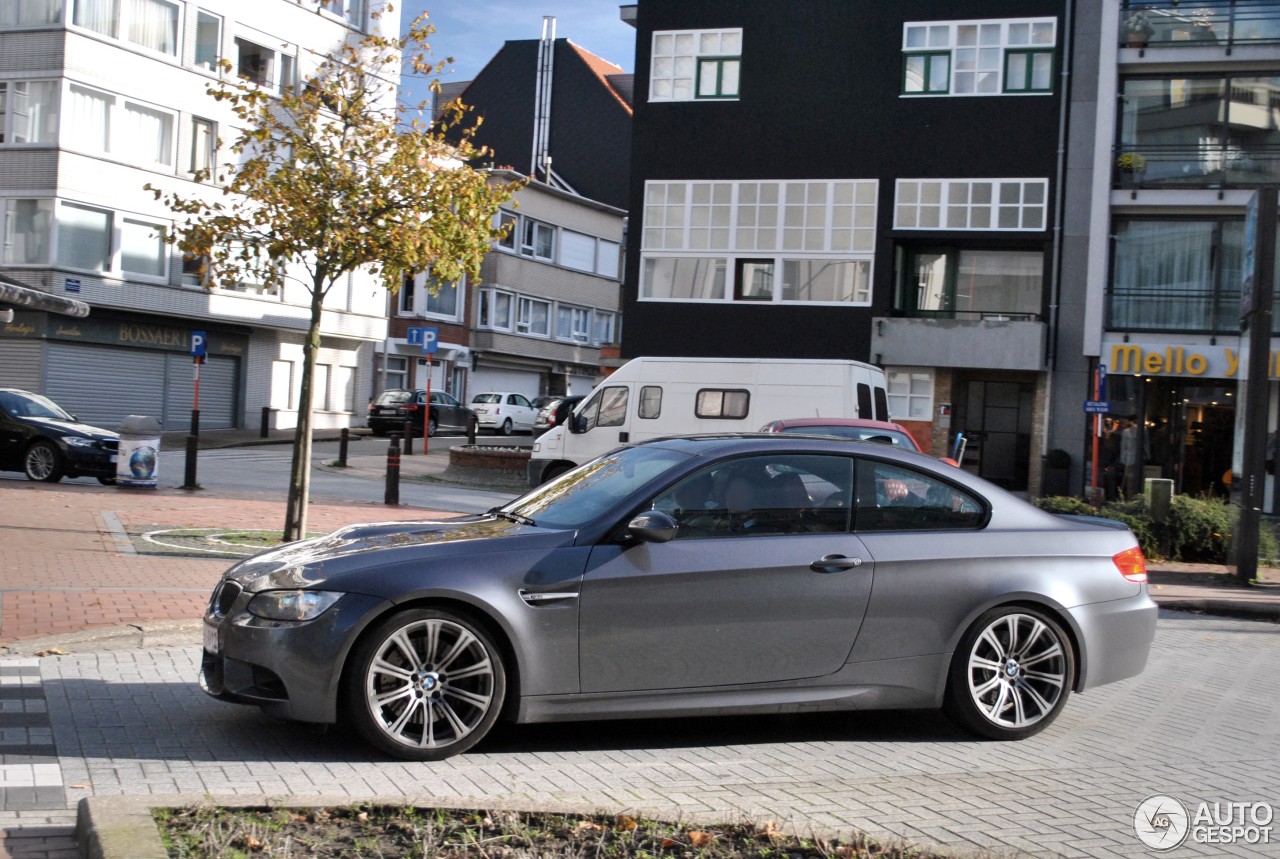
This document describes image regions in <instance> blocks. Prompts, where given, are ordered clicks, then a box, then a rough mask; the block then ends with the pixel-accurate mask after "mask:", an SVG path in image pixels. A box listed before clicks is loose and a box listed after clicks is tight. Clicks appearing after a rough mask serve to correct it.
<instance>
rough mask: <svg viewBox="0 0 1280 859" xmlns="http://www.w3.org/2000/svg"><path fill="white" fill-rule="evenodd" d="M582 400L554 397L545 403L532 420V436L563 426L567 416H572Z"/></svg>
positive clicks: (579, 398) (578, 397) (576, 397)
mask: <svg viewBox="0 0 1280 859" xmlns="http://www.w3.org/2000/svg"><path fill="white" fill-rule="evenodd" d="M582 400H583V397H580V396H575V397H555V398H553V399H551V400H550V401H548V402H547V403H545V404H544V405H543V406H542V408H541V409H540V410H539V411H538V416H537V417H536V418H534V421H533V434H534V435H535V436H537V435H542V434H543V433H544V432H546V431H547V430H550V429H555V428H556V427H558V426H563V425H564V422H565V421H567V420H568V419H569V415H571V414H573V410H574V408H576V407H577V405H578V403H580V402H582ZM535 402H536V401H535Z"/></svg>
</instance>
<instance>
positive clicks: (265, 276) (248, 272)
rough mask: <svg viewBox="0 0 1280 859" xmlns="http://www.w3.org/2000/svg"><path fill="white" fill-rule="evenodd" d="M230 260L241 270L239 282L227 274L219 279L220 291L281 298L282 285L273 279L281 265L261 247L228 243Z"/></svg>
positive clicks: (235, 241) (233, 240)
mask: <svg viewBox="0 0 1280 859" xmlns="http://www.w3.org/2000/svg"><path fill="white" fill-rule="evenodd" d="M228 245H229V254H230V258H231V259H232V260H233V261H234V262H235V263H236V264H237V265H239V266H240V267H241V268H240V270H239V271H238V272H237V273H236V274H237V276H238V277H239V280H231V279H230V278H229V277H227V276H226V275H225V274H224V275H223V276H222V277H220V278H219V279H218V289H224V290H228V291H230V292H247V293H249V294H251V295H264V296H274V297H277V298H278V297H279V296H280V283H279V281H278V280H277V279H275V278H273V277H272V274H273V273H274V272H276V271H278V270H279V268H280V264H279V263H278V262H276V261H274V260H271V259H270V258H269V257H268V256H267V254H266V251H265V250H264V249H262V248H261V247H256V246H251V245H247V244H245V243H244V242H243V241H237V240H235V239H232V240H231V241H230V242H228Z"/></svg>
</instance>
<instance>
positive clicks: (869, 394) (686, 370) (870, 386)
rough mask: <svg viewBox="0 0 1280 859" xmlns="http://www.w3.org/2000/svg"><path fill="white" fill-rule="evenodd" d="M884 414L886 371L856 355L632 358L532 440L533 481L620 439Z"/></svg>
mask: <svg viewBox="0 0 1280 859" xmlns="http://www.w3.org/2000/svg"><path fill="white" fill-rule="evenodd" d="M803 417H842V418H872V419H875V420H882V421H887V420H889V399H888V394H887V392H886V390H885V379H884V371H883V370H881V369H880V368H879V367H876V366H873V365H871V364H864V363H862V362H861V361H837V360H804V359H777V358H633V359H632V360H630V361H628V362H627V363H626V364H624V365H622V366H621V367H619V368H618V369H617V370H616V371H615V372H614V374H613V375H612V376H610V377H609V378H607V379H605V380H604V381H603V382H601V383H600V384H599V385H597V386H596V388H595V390H593V391H592V392H591V395H590V396H588V397H587V398H586V399H585V400H583V401H582V403H581V405H579V406H578V408H577V409H575V410H574V415H573V417H572V418H570V419H569V420H568V421H566V422H565V425H564V426H559V427H556V428H555V429H553V430H551V431H550V432H548V433H546V434H545V435H542V436H540V437H539V438H538V440H537V441H535V442H534V443H533V455H532V457H531V458H530V460H529V485H530V486H538V485H539V484H541V483H543V482H545V481H547V480H550V479H551V478H553V477H556V476H557V475H560V474H563V473H564V472H566V471H568V470H569V469H571V468H574V467H575V466H578V465H581V464H582V463H584V462H587V461H588V460H591V459H594V458H595V457H597V456H599V455H600V454H602V453H605V452H607V451H609V450H612V449H613V448H615V447H617V446H618V445H619V444H625V443H627V442H637V441H643V440H645V439H650V438H657V437H658V436H666V435H687V434H689V433H708V432H711V433H714V432H754V431H755V430H758V429H759V428H760V427H761V426H763V425H764V424H766V423H768V422H769V421H775V420H782V419H784V418H803Z"/></svg>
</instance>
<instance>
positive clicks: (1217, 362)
mask: <svg viewBox="0 0 1280 859" xmlns="http://www.w3.org/2000/svg"><path fill="white" fill-rule="evenodd" d="M1267 370H1268V373H1269V375H1270V376H1271V378H1273V379H1280V352H1274V351H1273V352H1272V353H1271V354H1270V356H1269V357H1268V359H1267ZM1107 371H1108V372H1110V373H1120V374H1122V375H1142V376H1205V377H1208V378H1212V379H1234V378H1235V377H1236V374H1238V373H1239V372H1240V352H1239V350H1238V349H1228V348H1226V347H1223V348H1221V349H1200V348H1198V347H1194V346H1151V345H1142V344H1137V343H1113V344H1111V361H1110V363H1109V364H1108V365H1107Z"/></svg>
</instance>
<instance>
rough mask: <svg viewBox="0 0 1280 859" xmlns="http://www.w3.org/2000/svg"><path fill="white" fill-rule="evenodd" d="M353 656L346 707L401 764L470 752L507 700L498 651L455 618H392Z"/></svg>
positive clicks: (412, 614)
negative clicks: (403, 761)
mask: <svg viewBox="0 0 1280 859" xmlns="http://www.w3.org/2000/svg"><path fill="white" fill-rule="evenodd" d="M352 658H353V660H354V661H353V663H352V668H353V670H352V672H351V674H350V675H349V682H348V684H347V688H346V705H347V710H348V713H349V714H350V716H351V719H352V722H353V724H354V726H355V728H356V730H357V731H358V732H359V733H360V735H361V736H363V737H364V739H365V740H366V741H368V742H369V743H370V744H372V745H374V746H376V747H377V748H379V749H381V750H382V751H384V752H387V753H388V754H391V755H394V756H396V757H399V758H404V759H406V760H417V761H438V760H442V759H444V758H447V757H451V756H453V755H456V754H460V753H461V752H464V751H466V750H467V749H469V748H471V747H472V746H474V745H475V744H476V743H478V742H480V740H481V739H483V738H484V736H485V734H487V733H488V732H489V729H490V728H491V727H493V723H494V722H495V721H496V720H497V718H498V714H499V713H500V712H501V710H502V704H503V700H504V698H505V697H506V689H507V680H506V672H505V669H504V667H503V664H502V654H501V652H500V651H499V650H498V648H497V647H496V646H494V643H493V641H492V639H490V637H489V635H488V633H486V632H485V630H484V629H483V628H482V627H481V626H480V625H479V624H477V623H475V622H474V621H473V620H471V619H470V618H468V617H465V616H463V615H461V614H456V613H453V612H447V611H438V610H435V609H411V610H408V611H403V612H398V613H396V614H394V615H392V616H391V617H389V618H387V619H386V620H385V621H383V622H382V623H380V624H378V626H377V627H376V628H374V629H373V630H372V631H371V632H369V633H368V634H367V635H365V636H364V638H363V639H362V640H361V642H360V644H359V645H358V646H357V647H356V650H355V651H354V653H353V656H352Z"/></svg>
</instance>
